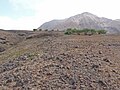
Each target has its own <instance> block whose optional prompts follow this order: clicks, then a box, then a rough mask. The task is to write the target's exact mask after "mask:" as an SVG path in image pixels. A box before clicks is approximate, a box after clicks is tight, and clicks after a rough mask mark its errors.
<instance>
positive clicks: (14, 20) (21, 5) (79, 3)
mask: <svg viewBox="0 0 120 90" xmlns="http://www.w3.org/2000/svg"><path fill="white" fill-rule="evenodd" d="M119 9H120V0H0V28H1V29H31V30H32V29H33V28H38V27H39V26H40V25H41V24H43V23H44V22H47V21H50V20H52V19H64V18H67V17H70V16H74V15H76V14H80V13H83V12H90V13H92V14H95V15H97V16H100V17H107V18H110V19H120V11H119Z"/></svg>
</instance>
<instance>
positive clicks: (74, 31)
mask: <svg viewBox="0 0 120 90" xmlns="http://www.w3.org/2000/svg"><path fill="white" fill-rule="evenodd" d="M106 33H107V31H105V30H95V29H87V28H86V29H82V30H80V29H76V28H74V29H72V28H68V29H67V30H66V31H65V33H64V34H66V35H71V34H77V35H80V34H83V35H94V34H106Z"/></svg>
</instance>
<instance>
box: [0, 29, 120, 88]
mask: <svg viewBox="0 0 120 90" xmlns="http://www.w3.org/2000/svg"><path fill="white" fill-rule="evenodd" d="M0 90H120V35H92V36H85V35H64V33H63V32H57V31H56V32H55V31H36V32H32V31H31V32H30V31H19V32H18V31H0Z"/></svg>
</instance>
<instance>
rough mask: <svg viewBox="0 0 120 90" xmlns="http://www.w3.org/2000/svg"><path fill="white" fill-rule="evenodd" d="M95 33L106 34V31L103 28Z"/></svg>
mask: <svg viewBox="0 0 120 90" xmlns="http://www.w3.org/2000/svg"><path fill="white" fill-rule="evenodd" d="M97 33H98V34H106V33H107V31H105V30H98V31H97Z"/></svg>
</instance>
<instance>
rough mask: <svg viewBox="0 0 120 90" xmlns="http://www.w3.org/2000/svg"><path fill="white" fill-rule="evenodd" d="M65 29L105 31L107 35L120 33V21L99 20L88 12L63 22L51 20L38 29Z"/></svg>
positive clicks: (99, 18)
mask: <svg viewBox="0 0 120 90" xmlns="http://www.w3.org/2000/svg"><path fill="white" fill-rule="evenodd" d="M67 28H78V29H83V28H91V29H105V30H107V31H108V33H118V32H120V21H119V20H111V19H107V18H103V17H102V18H101V17H98V16H96V15H93V14H91V13H88V12H84V13H82V14H78V15H75V16H72V17H70V18H67V19H63V20H52V21H49V22H46V23H44V24H42V25H41V26H40V27H39V28H38V29H43V30H45V29H48V30H60V31H63V30H66V29H67Z"/></svg>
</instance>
